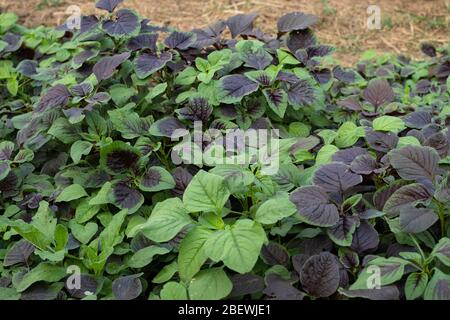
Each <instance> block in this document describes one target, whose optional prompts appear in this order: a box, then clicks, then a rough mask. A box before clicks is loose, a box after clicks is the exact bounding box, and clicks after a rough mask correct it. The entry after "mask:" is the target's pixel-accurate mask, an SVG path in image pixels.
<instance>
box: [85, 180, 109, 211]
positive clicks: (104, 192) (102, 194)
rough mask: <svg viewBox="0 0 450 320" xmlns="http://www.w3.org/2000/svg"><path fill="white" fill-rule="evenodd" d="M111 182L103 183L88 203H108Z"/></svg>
mask: <svg viewBox="0 0 450 320" xmlns="http://www.w3.org/2000/svg"><path fill="white" fill-rule="evenodd" d="M111 189H112V184H111V182H109V181H108V182H105V184H104V185H103V186H102V187H101V189H100V190H99V191H98V192H97V195H96V196H95V197H93V198H92V199H91V200H89V205H90V206H94V205H100V204H105V203H109V199H110V198H109V196H110V194H111Z"/></svg>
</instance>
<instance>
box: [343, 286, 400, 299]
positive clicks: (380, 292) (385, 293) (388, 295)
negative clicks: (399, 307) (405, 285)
mask: <svg viewBox="0 0 450 320" xmlns="http://www.w3.org/2000/svg"><path fill="white" fill-rule="evenodd" d="M339 292H340V293H341V294H343V295H345V296H346V297H349V298H365V299H369V300H399V299H400V292H399V291H398V288H397V286H394V285H393V286H383V287H381V288H379V289H378V288H377V289H375V290H374V289H355V290H346V289H340V290H339Z"/></svg>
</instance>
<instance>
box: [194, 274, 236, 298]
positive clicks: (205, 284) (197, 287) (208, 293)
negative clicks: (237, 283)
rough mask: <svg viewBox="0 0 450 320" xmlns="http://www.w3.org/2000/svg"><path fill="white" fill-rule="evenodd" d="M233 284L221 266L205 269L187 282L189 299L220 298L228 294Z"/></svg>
mask: <svg viewBox="0 0 450 320" xmlns="http://www.w3.org/2000/svg"><path fill="white" fill-rule="evenodd" d="M232 289H233V284H232V283H231V280H230V279H229V278H228V276H227V274H226V273H225V271H223V270H222V268H212V269H205V270H202V271H200V272H199V273H197V275H196V276H195V277H194V278H193V279H192V280H191V282H190V283H189V298H190V299H191V300H220V299H223V298H225V297H226V296H228V295H229V294H230V292H231V290H232Z"/></svg>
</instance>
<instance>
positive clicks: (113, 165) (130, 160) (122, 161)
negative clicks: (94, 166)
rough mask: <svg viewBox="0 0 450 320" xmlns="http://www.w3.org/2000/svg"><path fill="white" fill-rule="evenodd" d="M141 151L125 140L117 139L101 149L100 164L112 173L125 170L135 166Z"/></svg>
mask: <svg viewBox="0 0 450 320" xmlns="http://www.w3.org/2000/svg"><path fill="white" fill-rule="evenodd" d="M139 156H140V154H139V151H138V149H136V148H133V147H130V146H129V145H127V144H126V143H125V142H122V141H115V142H113V143H111V144H109V145H107V146H105V147H103V148H101V150H100V165H101V166H102V167H103V168H104V169H105V170H106V171H109V172H110V173H112V174H117V173H121V172H124V171H126V170H129V169H131V168H132V167H134V165H135V164H136V162H137V161H138V159H139Z"/></svg>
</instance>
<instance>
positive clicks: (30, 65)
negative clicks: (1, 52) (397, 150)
mask: <svg viewBox="0 0 450 320" xmlns="http://www.w3.org/2000/svg"><path fill="white" fill-rule="evenodd" d="M37 67H38V63H37V62H36V61H34V60H22V61H20V62H19V64H18V65H17V67H16V70H17V71H18V72H20V73H21V74H22V75H24V76H26V77H32V76H34V75H35V74H36V73H37Z"/></svg>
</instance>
